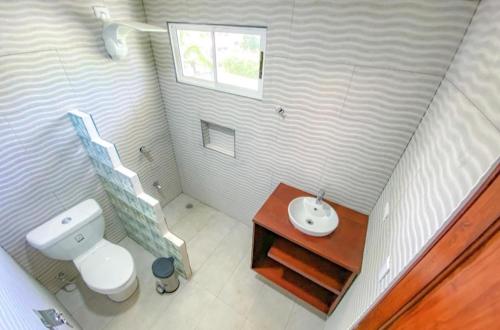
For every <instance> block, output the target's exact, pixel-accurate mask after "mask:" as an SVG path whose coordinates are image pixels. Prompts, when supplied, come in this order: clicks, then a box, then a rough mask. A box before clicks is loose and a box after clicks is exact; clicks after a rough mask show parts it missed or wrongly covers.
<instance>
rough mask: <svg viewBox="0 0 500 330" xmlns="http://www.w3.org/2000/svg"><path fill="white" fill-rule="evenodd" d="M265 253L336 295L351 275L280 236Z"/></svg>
mask: <svg viewBox="0 0 500 330" xmlns="http://www.w3.org/2000/svg"><path fill="white" fill-rule="evenodd" d="M267 255H268V256H269V257H270V258H271V259H274V260H275V261H277V262H279V263H280V264H282V265H283V266H285V267H288V268H290V269H291V270H293V271H295V272H297V273H299V274H300V275H302V276H304V277H305V278H307V279H309V280H311V281H313V282H314V283H316V284H318V285H321V286H322V287H324V288H325V289H327V290H330V291H332V292H334V293H335V294H337V295H338V294H340V293H341V291H342V288H343V286H344V284H345V282H346V281H347V279H348V278H349V276H350V275H351V272H349V271H348V270H346V269H344V268H342V267H339V266H337V265H336V264H334V263H332V262H330V261H328V260H326V259H324V258H322V257H320V256H318V255H317V254H314V253H312V252H309V251H308V250H306V249H304V248H302V247H300V246H298V245H296V244H294V243H292V242H290V241H287V240H286V239H284V238H281V237H277V238H276V239H275V240H274V243H273V245H272V246H271V248H270V249H269V252H268V253H267Z"/></svg>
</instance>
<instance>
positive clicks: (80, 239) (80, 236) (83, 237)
mask: <svg viewBox="0 0 500 330" xmlns="http://www.w3.org/2000/svg"><path fill="white" fill-rule="evenodd" d="M84 239H85V236H83V235H82V234H78V235H76V236H75V241H76V242H77V243H80V242H81V241H83V240H84Z"/></svg>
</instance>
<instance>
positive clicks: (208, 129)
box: [201, 120, 236, 158]
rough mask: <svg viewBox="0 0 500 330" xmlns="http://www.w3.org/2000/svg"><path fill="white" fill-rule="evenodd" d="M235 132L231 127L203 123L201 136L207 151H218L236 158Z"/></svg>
mask: <svg viewBox="0 0 500 330" xmlns="http://www.w3.org/2000/svg"><path fill="white" fill-rule="evenodd" d="M235 133H236V132H235V130H234V129H232V128H229V127H225V126H221V125H218V124H214V123H210V122H208V121H204V120H202V121H201V135H202V137H203V146H204V147H205V148H207V149H211V150H214V151H218V152H220V153H223V154H225V155H228V156H231V157H233V158H236V154H235V143H236V140H235V135H236V134H235Z"/></svg>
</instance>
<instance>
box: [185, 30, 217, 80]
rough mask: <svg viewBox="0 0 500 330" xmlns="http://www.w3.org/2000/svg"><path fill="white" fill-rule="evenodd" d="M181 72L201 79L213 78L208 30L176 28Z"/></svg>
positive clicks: (186, 75) (210, 37)
mask: <svg viewBox="0 0 500 330" xmlns="http://www.w3.org/2000/svg"><path fill="white" fill-rule="evenodd" d="M177 39H178V41H179V52H180V55H181V61H182V74H183V75H184V76H185V77H193V78H198V79H203V80H209V81H213V80H214V68H213V67H214V66H213V59H212V47H213V46H212V34H211V33H210V32H208V31H190V30H178V31H177Z"/></svg>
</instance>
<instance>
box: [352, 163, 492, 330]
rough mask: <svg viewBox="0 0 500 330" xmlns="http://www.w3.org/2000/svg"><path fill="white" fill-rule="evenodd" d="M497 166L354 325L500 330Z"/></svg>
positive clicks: (357, 326) (367, 327) (371, 329)
mask: <svg viewBox="0 0 500 330" xmlns="http://www.w3.org/2000/svg"><path fill="white" fill-rule="evenodd" d="M499 228H500V165H499V166H497V167H496V168H495V170H494V171H493V172H492V173H491V175H490V176H489V177H488V179H487V180H485V181H484V182H483V184H482V185H481V186H480V187H479V189H478V190H477V191H476V193H475V194H474V195H473V196H472V197H471V198H470V199H469V200H468V201H467V202H466V203H465V204H464V205H463V207H462V208H461V210H460V211H459V212H458V213H457V214H456V216H455V217H454V219H452V220H451V221H450V223H449V225H448V226H447V227H446V228H444V229H443V231H442V232H441V234H440V235H439V236H438V237H436V238H435V239H434V241H433V242H432V244H430V246H429V247H428V248H427V250H426V251H424V253H423V254H422V255H421V256H420V257H419V258H418V259H417V260H415V262H414V263H413V264H412V265H411V266H410V267H409V268H408V270H407V271H406V272H405V274H403V275H402V277H401V278H400V279H399V281H398V282H396V283H395V284H393V285H392V287H391V288H390V289H389V290H388V291H387V292H386V293H385V294H384V295H383V296H382V298H381V299H380V300H379V301H378V302H377V303H376V304H375V305H374V306H372V308H371V309H370V310H369V311H368V313H367V314H366V315H365V316H364V317H363V319H361V320H360V322H359V323H358V324H357V325H355V328H356V329H358V330H365V329H366V330H373V329H419V330H420V329H473V330H476V329H488V330H489V329H500V252H499V251H500V238H499V234H498V232H499Z"/></svg>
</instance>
